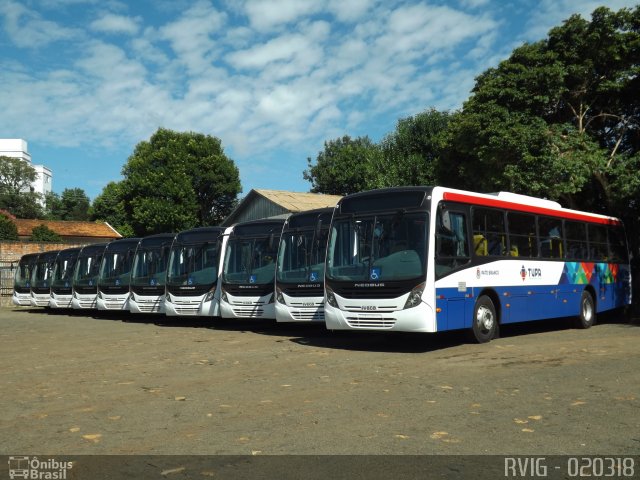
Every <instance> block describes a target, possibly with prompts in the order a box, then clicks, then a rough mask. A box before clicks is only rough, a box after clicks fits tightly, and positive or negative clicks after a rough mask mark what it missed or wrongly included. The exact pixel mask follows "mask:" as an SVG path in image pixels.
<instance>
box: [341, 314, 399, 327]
mask: <svg viewBox="0 0 640 480" xmlns="http://www.w3.org/2000/svg"><path fill="white" fill-rule="evenodd" d="M347 323H348V324H349V326H350V327H353V328H376V329H381V330H383V329H389V328H392V327H393V326H394V325H395V324H396V319H395V318H393V317H383V316H382V315H380V316H375V317H374V316H367V317H365V316H357V317H347Z"/></svg>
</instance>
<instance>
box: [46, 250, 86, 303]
mask: <svg viewBox="0 0 640 480" xmlns="http://www.w3.org/2000/svg"><path fill="white" fill-rule="evenodd" d="M79 253H80V247H73V248H65V249H64V250H60V253H58V256H57V257H56V262H55V264H54V266H53V276H52V279H51V298H49V306H50V307H51V308H71V300H72V298H73V270H74V268H75V266H76V260H77V259H78V254H79Z"/></svg>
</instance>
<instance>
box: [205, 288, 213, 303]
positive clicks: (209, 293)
mask: <svg viewBox="0 0 640 480" xmlns="http://www.w3.org/2000/svg"><path fill="white" fill-rule="evenodd" d="M215 293H216V288H215V287H213V288H212V289H211V290H209V291H208V292H207V294H206V295H205V296H204V301H205V302H210V301H211V300H213V296H214V295H215Z"/></svg>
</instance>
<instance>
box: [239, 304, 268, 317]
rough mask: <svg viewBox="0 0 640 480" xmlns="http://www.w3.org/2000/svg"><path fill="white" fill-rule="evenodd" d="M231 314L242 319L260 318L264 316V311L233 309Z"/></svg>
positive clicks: (248, 308) (250, 308)
mask: <svg viewBox="0 0 640 480" xmlns="http://www.w3.org/2000/svg"><path fill="white" fill-rule="evenodd" d="M233 313H234V314H235V315H236V316H237V317H242V318H261V317H262V316H263V315H264V309H263V308H255V307H234V308H233Z"/></svg>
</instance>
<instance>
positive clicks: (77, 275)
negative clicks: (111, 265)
mask: <svg viewBox="0 0 640 480" xmlns="http://www.w3.org/2000/svg"><path fill="white" fill-rule="evenodd" d="M100 260H102V254H98V255H89V256H82V257H78V261H77V262H76V268H75V272H74V274H73V283H74V285H76V286H80V287H86V286H89V287H92V286H95V285H96V284H97V280H98V273H99V271H100Z"/></svg>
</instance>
